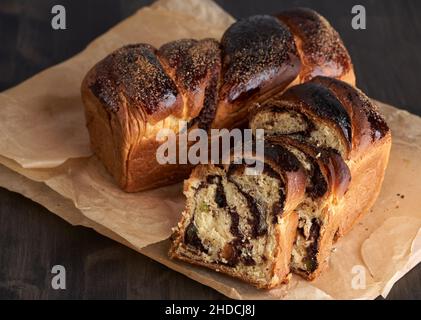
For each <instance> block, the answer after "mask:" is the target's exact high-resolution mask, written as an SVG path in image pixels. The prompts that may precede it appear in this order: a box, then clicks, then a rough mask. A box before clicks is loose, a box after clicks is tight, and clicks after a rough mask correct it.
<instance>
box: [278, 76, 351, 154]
mask: <svg viewBox="0 0 421 320" xmlns="http://www.w3.org/2000/svg"><path fill="white" fill-rule="evenodd" d="M282 101H283V103H286V104H288V105H294V106H296V107H298V108H300V109H301V111H302V112H303V113H305V114H307V116H308V117H311V118H314V117H315V118H319V119H321V121H325V122H329V123H330V124H331V125H332V126H334V127H336V128H337V129H338V131H339V132H340V134H341V135H342V136H343V139H344V140H345V141H346V143H347V144H348V146H347V148H348V149H349V148H350V145H351V142H352V130H351V118H350V117H349V115H348V112H347V111H346V109H345V108H344V106H343V105H342V103H341V102H340V101H339V100H338V99H337V98H336V97H335V96H334V95H333V94H332V92H331V91H330V90H329V89H327V88H326V87H324V86H322V85H319V84H317V83H314V82H307V83H304V84H301V85H298V86H294V87H291V88H290V89H288V90H287V91H286V92H285V94H284V95H283V96H282Z"/></svg>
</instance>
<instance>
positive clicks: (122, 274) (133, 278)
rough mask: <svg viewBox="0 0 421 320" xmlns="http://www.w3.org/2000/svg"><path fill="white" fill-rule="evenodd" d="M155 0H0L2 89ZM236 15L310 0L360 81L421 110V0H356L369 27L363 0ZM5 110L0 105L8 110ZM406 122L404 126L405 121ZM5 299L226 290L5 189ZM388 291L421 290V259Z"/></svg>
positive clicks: (1, 256) (376, 93)
mask: <svg viewBox="0 0 421 320" xmlns="http://www.w3.org/2000/svg"><path fill="white" fill-rule="evenodd" d="M150 2H151V1H147V0H143V1H141V0H116V1H111V0H79V1H75V0H73V1H70V0H61V1H55V0H37V1H30V0H14V1H12V0H2V1H1V2H0V43H1V45H0V91H2V90H4V89H7V88H9V87H11V86H13V85H16V84H18V83H19V82H21V81H22V80H24V79H26V78H28V77H30V76H32V75H33V74H36V73H37V72H39V71H41V70H43V69H45V68H46V67H49V66H51V65H54V64H56V63H58V62H61V61H63V60H65V59H67V58H69V57H71V56H72V55H74V54H75V53H77V52H79V51H81V50H82V49H83V48H84V47H85V46H86V45H87V44H88V43H89V42H90V41H91V40H92V39H94V38H95V37H96V36H98V35H100V34H101V33H103V32H104V31H106V30H107V29H109V28H110V27H112V26H113V25H114V24H116V23H117V22H119V21H120V20H122V19H124V18H125V17H127V16H129V15H130V14H132V13H133V12H135V11H136V10H137V9H139V8H141V7H142V6H144V5H147V4H149V3H150ZM217 2H218V3H219V4H220V5H221V6H222V7H223V8H224V9H225V10H227V11H228V12H229V13H231V14H232V15H233V16H235V17H236V18H240V17H244V16H247V15H251V14H256V13H275V12H277V11H279V10H282V9H284V8H289V7H294V6H308V7H312V8H314V9H316V10H318V11H319V12H321V13H322V14H323V15H324V16H326V18H328V20H329V21H330V22H331V23H332V24H333V25H334V26H335V27H336V29H337V30H338V31H339V32H340V34H341V35H342V37H343V39H344V41H345V43H346V44H347V47H348V49H349V51H350V53H351V55H352V58H353V61H354V64H355V68H356V72H357V75H358V84H359V86H360V87H361V88H362V89H363V90H364V91H365V92H366V93H367V94H368V95H370V96H371V97H373V98H376V99H379V100H382V101H385V102H388V103H390V104H393V105H396V106H400V107H402V108H404V109H407V110H409V111H411V112H413V113H416V114H419V115H421V102H420V101H419V100H420V98H421V90H420V89H421V87H420V86H421V83H420V82H421V79H420V78H419V76H420V74H421V57H420V52H421V20H420V19H419V14H420V13H421V2H420V1H418V0H413V1H409V0H408V1H396V0H376V1H374V0H372V1H363V0H361V1H358V4H363V5H364V6H365V8H366V10H367V29H366V30H354V29H352V27H351V19H352V15H351V8H352V7H353V6H354V5H355V4H357V3H356V2H355V1H333V0H332V1H327V0H323V1H310V0H308V1H304V0H302V1H290V0H283V1H275V0H273V1H266V0H259V1H255V0H241V1H233V0H219V1H217ZM58 3H59V4H62V5H64V6H65V8H66V10H67V30H64V31H54V30H52V28H51V26H50V21H51V17H52V15H51V14H50V12H51V8H52V7H53V5H55V4H58ZM0 116H1V110H0ZM403 130H404V128H403ZM56 264H60V265H63V266H65V267H66V271H67V281H66V285H67V289H66V290H53V289H52V288H51V284H50V281H51V277H52V275H51V267H52V266H53V265H56ZM0 298H4V299H90V298H93V299H98V298H110V299H146V298H149V299H193V298H194V299H221V298H223V296H222V295H220V294H219V293H217V292H215V291H214V290H212V289H210V288H208V287H205V286H202V285H200V284H198V283H196V282H194V281H192V280H190V279H188V278H186V277H184V276H182V275H180V274H178V273H176V272H175V271H172V270H169V269H167V268H166V267H163V266H162V265H160V264H159V263H156V262H154V261H152V260H150V259H148V258H146V257H144V256H142V255H140V254H137V253H136V252H134V251H132V250H130V249H128V248H126V247H124V246H122V245H120V244H118V243H115V242H113V241H111V240H109V239H107V238H105V237H102V236H101V235H99V234H97V233H95V232H94V231H92V230H90V229H87V228H83V227H72V226H70V225H68V224H67V223H66V222H64V221H62V220H61V219H60V218H58V217H57V216H55V215H54V214H51V213H50V212H49V211H48V210H47V209H45V208H43V207H42V206H40V205H38V204H36V203H34V202H32V201H30V200H28V199H26V198H24V197H23V196H21V195H19V194H15V193H12V192H9V191H7V190H5V189H1V188H0ZM389 298H390V299H421V265H419V266H418V267H416V268H415V269H413V270H412V271H411V272H409V273H408V274H407V275H406V276H405V277H404V278H403V279H401V280H400V281H399V282H398V283H397V284H396V285H395V287H394V288H393V290H392V292H391V293H390V295H389Z"/></svg>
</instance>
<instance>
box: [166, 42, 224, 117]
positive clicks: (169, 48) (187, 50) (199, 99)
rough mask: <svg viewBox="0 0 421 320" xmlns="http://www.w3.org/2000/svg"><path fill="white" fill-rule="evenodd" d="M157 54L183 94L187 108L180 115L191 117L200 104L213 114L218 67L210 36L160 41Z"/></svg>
mask: <svg viewBox="0 0 421 320" xmlns="http://www.w3.org/2000/svg"><path fill="white" fill-rule="evenodd" d="M158 57H159V59H160V60H161V62H162V63H163V65H164V66H165V67H166V68H165V69H166V70H167V71H168V73H169V75H170V76H171V77H172V78H173V80H174V82H175V83H176V84H177V87H178V89H179V90H180V91H181V92H182V94H183V96H184V99H185V104H186V105H187V108H184V110H185V114H184V116H183V118H186V115H187V114H188V117H187V118H188V119H191V118H195V117H196V116H197V115H198V113H199V112H200V111H201V110H202V107H203V105H204V104H205V107H206V112H205V113H206V114H208V115H209V114H210V113H214V111H213V112H212V110H215V109H216V102H217V101H216V99H215V98H214V97H215V96H216V91H217V85H216V84H217V81H218V78H219V74H220V70H221V53H220V49H219V43H218V42H217V41H216V40H213V39H204V40H200V41H198V40H193V39H183V40H177V41H173V42H169V43H167V44H164V45H163V46H162V47H161V48H160V49H159V51H158ZM207 118H209V116H208V117H207ZM204 120H206V122H209V120H207V119H204ZM211 120H213V118H212V119H211Z"/></svg>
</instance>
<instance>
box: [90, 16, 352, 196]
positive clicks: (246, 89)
mask: <svg viewBox="0 0 421 320" xmlns="http://www.w3.org/2000/svg"><path fill="white" fill-rule="evenodd" d="M316 75H325V76H329V77H335V78H338V79H342V80H344V81H347V82H349V83H351V84H354V82H355V76H354V72H353V66H352V63H351V60H350V57H349V55H348V52H347V50H346V49H345V47H344V45H343V43H342V41H341V39H340V37H339V35H338V34H337V32H336V31H335V30H334V29H333V28H332V27H331V26H330V25H329V23H328V22H327V21H326V20H325V19H324V18H323V17H321V16H320V15H319V14H317V13H316V12H314V11H311V10H309V9H295V10H290V11H286V12H283V13H282V14H280V15H278V16H276V17H274V16H267V15H261V16H252V17H250V18H247V19H243V20H239V21H238V22H236V23H234V24H233V25H232V26H231V27H229V28H228V30H227V31H226V32H225V33H224V35H223V37H222V39H221V42H220V43H219V42H217V41H216V40H212V39H205V40H200V41H197V40H192V39H184V40H179V41H174V42H170V43H167V44H165V45H163V46H162V47H160V48H159V49H156V48H154V47H152V46H150V45H148V44H136V45H129V46H125V47H123V48H121V49H118V50H117V51H115V52H113V53H112V54H110V55H109V56H107V57H106V58H105V59H104V60H102V61H100V62H99V63H97V64H96V65H95V66H94V67H93V68H92V69H91V70H90V71H89V72H88V74H87V75H86V77H85V79H84V81H83V83H82V100H83V102H84V105H85V111H86V119H87V127H88V130H89V134H90V139H91V146H92V149H93V150H94V152H95V154H96V155H97V156H98V158H99V159H100V160H101V161H102V162H103V163H104V165H105V167H106V168H107V169H108V171H109V172H110V173H111V174H112V175H113V176H114V178H115V180H116V181H117V182H118V184H119V185H120V187H121V188H122V189H123V190H125V191H128V192H134V191H139V190H143V189H148V188H154V187H157V186H162V185H166V184H170V183H174V182H177V181H180V180H181V179H183V178H185V177H186V176H188V173H189V172H190V171H191V166H189V165H184V164H180V165H174V164H164V165H161V164H159V163H158V162H157V160H156V151H157V149H158V148H159V146H160V145H161V144H162V143H163V142H162V141H157V140H156V135H157V133H158V131H159V130H160V129H162V128H167V129H170V130H173V131H174V132H176V133H177V132H178V131H179V121H180V120H183V121H186V122H187V123H188V128H193V127H199V128H203V129H209V128H232V127H235V126H239V125H241V124H243V123H244V122H245V121H246V120H247V112H248V107H249V105H250V104H251V103H254V102H258V101H263V100H265V99H266V98H267V97H269V96H271V95H273V94H274V93H277V92H282V91H284V90H285V89H286V88H287V87H289V86H291V85H293V84H298V83H302V82H304V81H307V80H309V79H311V78H312V77H314V76H316ZM177 163H179V162H178V161H177Z"/></svg>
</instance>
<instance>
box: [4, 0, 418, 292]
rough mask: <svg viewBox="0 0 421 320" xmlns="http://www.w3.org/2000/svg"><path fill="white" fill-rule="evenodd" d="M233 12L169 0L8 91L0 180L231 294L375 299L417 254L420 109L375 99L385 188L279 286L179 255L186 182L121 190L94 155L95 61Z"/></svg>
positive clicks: (224, 21) (221, 24) (198, 30)
mask: <svg viewBox="0 0 421 320" xmlns="http://www.w3.org/2000/svg"><path fill="white" fill-rule="evenodd" d="M233 21H234V20H233V18H232V17H230V16H229V15H228V14H227V13H226V12H224V11H223V10H222V9H221V8H219V7H218V6H217V5H216V4H215V3H213V2H211V1H210V0H187V1H182V0H161V1H158V2H156V3H154V4H153V5H152V6H150V7H146V8H143V9H141V10H139V11H138V12H137V13H136V14H134V15H133V16H132V17H130V18H128V19H126V20H124V21H123V22H121V23H120V24H118V25H117V26H115V27H114V28H113V29H111V30H110V31H108V32H107V33H105V34H104V35H102V36H100V37H99V38H97V39H96V40H94V41H93V42H92V43H91V44H90V45H89V46H88V47H87V48H86V49H85V50H84V51H83V52H81V53H80V54H78V55H76V56H75V57H73V58H72V59H70V60H68V61H65V62H63V63H61V64H59V65H57V66H54V67H52V68H49V69H47V70H45V71H43V72H41V73H39V74H37V75H35V76H34V77H32V78H31V79H29V80H27V81H25V82H23V83H22V84H20V85H18V86H17V87H15V88H12V89H10V90H7V91H5V92H3V93H1V94H0V106H1V107H2V111H3V112H2V116H1V117H0V164H1V165H2V166H0V185H1V186H3V187H5V188H7V189H9V190H12V191H15V192H19V193H21V194H23V195H24V196H26V197H28V198H30V199H32V200H34V201H36V202H38V203H40V204H42V205H43V206H45V207H46V208H48V209H49V210H50V211H51V212H53V213H55V214H57V215H59V216H60V217H62V218H63V219H65V220H66V221H68V222H69V223H71V224H74V225H83V226H87V227H90V228H93V229H95V230H96V231H97V232H99V233H101V234H104V235H106V236H108V237H110V238H112V239H114V240H116V241H119V242H121V243H123V244H125V245H127V246H129V247H131V248H133V249H135V250H137V251H139V252H141V253H142V254H145V255H147V256H149V257H151V258H152V259H154V260H156V261H158V262H160V263H162V264H164V265H166V266H168V267H169V268H171V269H174V270H176V271H178V272H181V273H183V274H185V275H187V276H188V277H190V278H192V279H194V280H196V281H199V282H201V283H203V284H205V285H207V286H210V287H212V288H214V289H216V290H218V291H219V292H221V293H223V294H225V295H226V296H228V297H231V298H235V299H373V298H375V297H377V296H378V295H383V296H386V295H387V294H388V292H389V290H390V289H391V287H392V286H393V284H394V283H395V282H396V281H397V280H398V279H399V278H400V277H402V276H403V275H404V274H405V273H406V272H408V271H409V270H410V269H411V268H412V267H414V266H415V265H416V264H417V263H419V262H420V261H421V231H420V230H421V197H419V194H420V192H421V170H419V167H420V166H419V165H420V159H421V118H419V117H417V116H414V115H411V114H409V113H408V112H406V111H403V110H399V109H397V108H394V107H391V106H388V105H386V104H383V103H380V102H379V103H378V104H379V106H380V109H381V111H382V113H383V114H384V115H385V117H386V119H387V122H388V124H389V125H390V127H391V129H392V133H393V146H392V151H391V157H390V163H389V167H388V169H387V173H386V177H385V181H384V185H383V188H382V192H381V194H380V197H379V199H378V201H377V202H376V204H375V206H374V207H373V209H372V210H371V212H370V213H369V214H367V215H366V216H365V217H364V218H363V219H361V220H360V221H359V222H357V223H356V225H355V227H354V229H353V230H352V231H351V232H350V233H349V234H348V235H347V236H346V237H345V238H343V239H341V240H340V241H339V242H338V243H337V244H336V245H335V250H334V252H332V257H331V260H330V267H329V270H328V271H327V272H325V273H324V274H323V275H322V276H321V277H320V278H319V279H317V280H316V281H313V282H307V281H305V280H303V279H301V278H300V277H298V276H293V277H292V279H291V281H290V283H289V284H287V285H283V286H281V287H279V288H276V289H272V290H257V289H255V288H253V287H252V286H250V285H248V284H246V283H242V282H240V281H238V280H236V279H233V278H230V277H227V276H225V275H222V274H219V273H216V272H214V271H210V270H207V269H204V268H200V267H196V266H191V265H188V264H186V263H182V262H178V261H172V260H170V259H169V258H168V257H167V250H168V246H169V242H168V240H167V238H168V236H169V235H170V233H171V227H173V226H174V225H175V224H176V223H177V221H178V219H179V217H180V213H181V210H182V208H183V206H184V198H183V196H182V186H181V184H176V185H172V186H168V187H164V188H160V189H156V190H151V191H145V192H141V193H136V194H127V193H124V192H123V191H121V190H119V189H118V187H116V185H115V184H114V183H113V181H112V179H111V177H110V176H109V175H108V174H107V173H106V171H105V170H104V168H103V167H102V165H101V164H100V162H99V161H98V160H97V158H96V157H95V156H93V155H92V153H91V150H90V148H89V137H88V133H87V130H86V128H85V119H84V113H83V106H82V103H81V99H80V93H79V88H80V83H81V81H82V78H83V76H84V75H85V73H86V72H87V71H88V70H89V68H90V67H92V66H93V65H94V64H95V63H96V62H97V61H98V60H100V59H102V58H103V57H105V56H106V55H107V54H108V53H110V52H111V51H112V50H114V49H116V48H118V47H121V46H122V45H125V44H129V43H138V42H146V43H151V44H153V45H155V46H159V45H161V44H163V43H165V42H168V41H171V40H175V39H179V38H208V37H214V38H217V39H219V38H220V36H221V35H222V33H223V32H224V30H225V29H226V28H227V27H228V26H229V25H230V24H231V23H232V22H233Z"/></svg>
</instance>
